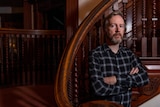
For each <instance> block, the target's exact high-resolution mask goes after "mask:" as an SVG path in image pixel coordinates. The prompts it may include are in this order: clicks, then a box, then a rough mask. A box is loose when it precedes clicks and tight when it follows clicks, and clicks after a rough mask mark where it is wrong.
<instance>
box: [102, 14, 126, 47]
mask: <svg viewBox="0 0 160 107" xmlns="http://www.w3.org/2000/svg"><path fill="white" fill-rule="evenodd" d="M105 30H106V32H107V36H108V38H109V40H110V42H111V43H112V44H120V43H121V42H122V39H123V35H124V31H125V23H124V20H123V18H122V17H121V16H119V15H115V16H113V17H112V18H111V19H110V20H109V22H108V26H107V27H106V29H105Z"/></svg>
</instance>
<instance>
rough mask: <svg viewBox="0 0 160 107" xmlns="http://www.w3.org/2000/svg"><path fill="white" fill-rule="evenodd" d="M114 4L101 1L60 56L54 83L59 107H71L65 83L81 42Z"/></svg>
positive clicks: (109, 1)
mask: <svg viewBox="0 0 160 107" xmlns="http://www.w3.org/2000/svg"><path fill="white" fill-rule="evenodd" d="M113 3H114V0H103V1H101V2H100V3H99V4H98V5H97V6H96V7H95V8H94V9H93V11H92V12H91V13H90V14H89V15H88V17H87V18H86V19H85V20H84V21H83V22H82V24H81V25H80V26H79V28H78V30H77V32H76V33H75V35H74V37H73V38H72V40H71V41H70V42H69V43H68V45H67V46H66V48H65V51H64V53H63V55H62V58H61V61H60V64H59V68H58V72H57V75H56V82H55V92H54V93H55V99H56V102H57V105H58V106H59V107H73V105H72V103H71V102H70V101H69V98H68V93H67V90H68V89H67V81H68V79H69V78H68V75H69V74H70V72H71V70H72V65H73V63H74V58H75V56H76V54H77V51H78V49H79V48H80V45H81V44H82V41H83V40H84V38H85V37H86V36H87V33H88V32H89V30H90V28H91V26H93V25H94V24H95V23H96V22H97V20H98V19H99V17H100V16H102V15H103V14H104V13H105V11H106V10H107V9H109V8H110V7H111V6H112V5H113Z"/></svg>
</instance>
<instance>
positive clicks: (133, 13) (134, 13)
mask: <svg viewBox="0 0 160 107" xmlns="http://www.w3.org/2000/svg"><path fill="white" fill-rule="evenodd" d="M132 19H133V20H132V29H133V38H132V40H133V52H136V40H137V37H136V0H133V9H132Z"/></svg>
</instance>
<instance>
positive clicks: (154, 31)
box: [152, 0, 158, 57]
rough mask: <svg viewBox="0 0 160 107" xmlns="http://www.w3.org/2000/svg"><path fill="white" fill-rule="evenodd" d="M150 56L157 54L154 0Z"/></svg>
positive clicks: (154, 1) (154, 4)
mask: <svg viewBox="0 0 160 107" xmlns="http://www.w3.org/2000/svg"><path fill="white" fill-rule="evenodd" d="M152 14H153V17H152V31H153V36H152V56H154V57H156V56H157V37H156V21H157V20H158V18H156V0H153V7H152Z"/></svg>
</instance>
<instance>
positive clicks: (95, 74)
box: [89, 44, 149, 107]
mask: <svg viewBox="0 0 160 107" xmlns="http://www.w3.org/2000/svg"><path fill="white" fill-rule="evenodd" d="M133 67H138V68H139V72H138V73H137V74H134V75H130V74H129V73H130V71H131V69H132V68H133ZM89 74H90V79H91V84H92V88H93V91H94V93H95V95H96V96H101V97H103V98H104V99H106V100H109V101H113V102H117V103H119V104H122V105H123V106H124V107H130V106H131V104H130V102H131V94H132V90H131V88H132V87H140V86H143V85H146V84H148V82H149V78H148V75H147V72H146V70H145V68H144V67H143V66H142V64H141V62H140V60H139V59H138V57H136V55H135V54H134V53H133V52H132V51H131V50H129V49H128V48H125V47H122V46H120V48H119V51H118V52H117V53H116V54H115V53H113V52H112V51H111V49H110V48H109V47H108V46H107V44H103V45H102V46H99V47H97V48H96V49H94V50H92V51H91V55H89ZM107 76H116V78H117V83H116V84H115V85H108V84H106V83H104V81H103V78H104V77H107Z"/></svg>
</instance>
